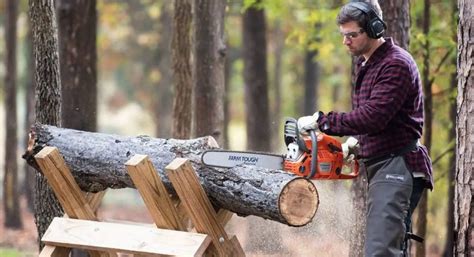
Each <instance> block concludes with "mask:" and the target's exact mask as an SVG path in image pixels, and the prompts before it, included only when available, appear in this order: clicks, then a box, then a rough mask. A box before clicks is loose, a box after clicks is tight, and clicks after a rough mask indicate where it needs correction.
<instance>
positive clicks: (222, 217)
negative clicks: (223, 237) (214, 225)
mask: <svg viewBox="0 0 474 257" xmlns="http://www.w3.org/2000/svg"><path fill="white" fill-rule="evenodd" d="M232 216H234V213H233V212H231V211H228V210H226V209H219V211H217V220H219V224H221V225H222V226H223V227H225V225H227V223H228V222H229V221H230V219H232Z"/></svg>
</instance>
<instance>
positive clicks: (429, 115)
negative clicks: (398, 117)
mask: <svg viewBox="0 0 474 257" xmlns="http://www.w3.org/2000/svg"><path fill="white" fill-rule="evenodd" d="M430 9H431V3H430V0H424V14H423V34H425V36H426V37H428V35H429V32H430V26H431V19H430ZM423 48H424V51H423V70H422V78H421V80H422V81H423V94H424V99H423V100H424V101H423V104H424V107H423V108H424V116H425V117H424V133H423V143H424V145H425V146H426V149H427V150H428V154H430V153H431V144H432V135H433V94H432V84H433V80H431V78H430V40H426V42H425V44H424V46H423ZM427 212H428V194H427V190H424V192H423V195H422V196H421V199H420V202H419V203H418V215H417V217H418V219H417V220H416V223H415V225H416V229H415V232H416V234H418V235H419V236H421V237H423V238H426V226H427V220H426V219H427V217H426V214H427ZM415 247H416V257H425V256H426V242H425V241H424V242H421V243H419V244H415Z"/></svg>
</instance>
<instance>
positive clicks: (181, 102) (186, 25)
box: [171, 0, 193, 139]
mask: <svg viewBox="0 0 474 257" xmlns="http://www.w3.org/2000/svg"><path fill="white" fill-rule="evenodd" d="M190 1H191V0H175V1H174V18H173V39H172V46H171V47H172V61H173V77H174V81H173V83H174V88H175V98H174V102H173V128H172V130H173V137H174V138H178V139H186V138H190V137H191V125H192V123H191V122H192V104H191V102H192V94H193V81H192V65H191V50H190V49H191V47H192V45H191V23H192V19H193V16H192V13H191V11H192V5H191V2H190Z"/></svg>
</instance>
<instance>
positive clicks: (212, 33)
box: [193, 0, 226, 145]
mask: <svg viewBox="0 0 474 257" xmlns="http://www.w3.org/2000/svg"><path fill="white" fill-rule="evenodd" d="M225 7H226V1H222V0H196V1H195V3H194V6H193V8H194V18H195V19H194V39H195V44H194V57H195V58H194V60H195V70H194V72H195V73H194V81H195V86H194V106H195V108H194V110H195V113H194V114H195V115H194V124H195V127H194V129H195V135H196V136H198V137H199V136H203V135H212V136H213V137H214V138H216V139H217V142H218V143H219V145H223V140H222V133H223V132H222V131H223V125H224V124H223V120H224V107H223V101H224V61H225V55H226V45H225V42H224V38H223V36H224V15H225Z"/></svg>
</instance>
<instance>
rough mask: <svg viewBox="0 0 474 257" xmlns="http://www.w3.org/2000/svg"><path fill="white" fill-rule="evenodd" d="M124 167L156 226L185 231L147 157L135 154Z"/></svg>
mask: <svg viewBox="0 0 474 257" xmlns="http://www.w3.org/2000/svg"><path fill="white" fill-rule="evenodd" d="M125 166H126V168H127V171H128V174H129V175H130V178H132V180H133V183H134V184H135V187H136V188H137V190H138V192H140V195H141V196H142V198H143V201H144V202H145V205H146V207H147V208H148V211H149V213H150V214H151V217H152V219H153V222H155V224H156V226H157V227H159V228H165V229H175V230H181V231H185V230H186V229H185V227H184V225H183V224H182V223H181V221H180V217H179V215H178V213H177V211H176V208H175V206H174V204H173V202H172V201H171V198H170V197H169V193H168V191H167V190H166V188H165V186H164V184H163V182H162V181H161V178H160V177H159V176H158V173H157V171H156V170H155V168H154V167H153V164H152V163H151V161H150V159H149V158H148V156H146V155H139V154H137V155H135V156H133V157H132V158H131V159H130V160H128V161H127V163H125Z"/></svg>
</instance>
